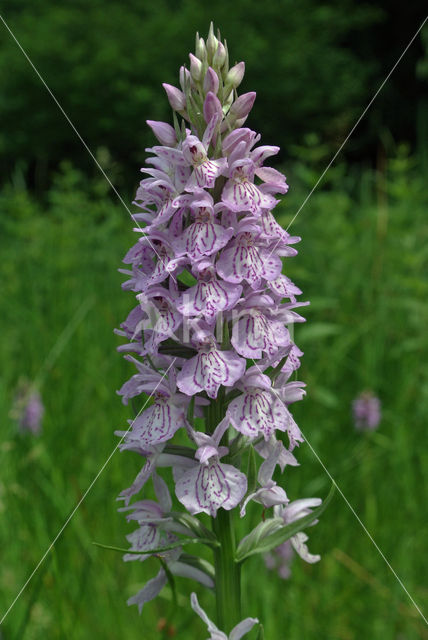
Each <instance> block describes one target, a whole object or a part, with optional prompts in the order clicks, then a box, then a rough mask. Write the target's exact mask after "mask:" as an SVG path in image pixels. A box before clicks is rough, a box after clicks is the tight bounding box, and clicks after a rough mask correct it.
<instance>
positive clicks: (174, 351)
mask: <svg viewBox="0 0 428 640" xmlns="http://www.w3.org/2000/svg"><path fill="white" fill-rule="evenodd" d="M158 350H159V353H162V354H165V355H168V356H175V357H177V358H193V356H196V355H197V351H196V349H192V348H191V347H186V346H183V345H182V344H180V343H178V342H176V341H175V340H172V338H168V340H164V341H163V342H161V344H160V345H159V349H158Z"/></svg>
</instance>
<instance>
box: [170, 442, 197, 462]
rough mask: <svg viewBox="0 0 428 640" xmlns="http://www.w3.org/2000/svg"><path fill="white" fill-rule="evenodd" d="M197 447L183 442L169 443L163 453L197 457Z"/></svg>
mask: <svg viewBox="0 0 428 640" xmlns="http://www.w3.org/2000/svg"><path fill="white" fill-rule="evenodd" d="M195 452H196V449H192V447H186V446H183V445H181V444H167V445H166V446H165V448H164V449H163V453H170V454H171V455H173V456H183V457H185V458H191V459H192V460H194V459H195Z"/></svg>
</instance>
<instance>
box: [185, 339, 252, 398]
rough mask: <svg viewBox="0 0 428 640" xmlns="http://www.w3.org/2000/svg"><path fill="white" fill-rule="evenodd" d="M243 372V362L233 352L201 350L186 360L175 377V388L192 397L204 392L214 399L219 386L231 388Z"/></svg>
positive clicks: (211, 349) (214, 349)
mask: <svg viewBox="0 0 428 640" xmlns="http://www.w3.org/2000/svg"><path fill="white" fill-rule="evenodd" d="M244 371H245V360H244V359H243V358H240V357H239V356H237V355H236V354H235V353H234V352H233V351H219V350H218V349H217V348H214V347H213V348H210V349H207V350H201V351H200V352H199V353H198V355H196V356H194V357H193V358H190V360H187V361H186V362H185V363H184V365H183V367H182V369H181V371H180V373H179V374H178V376H177V386H178V388H179V389H180V391H182V392H183V393H185V394H187V395H189V396H192V395H194V394H195V393H199V392H200V391H206V392H207V394H208V396H209V397H210V398H216V397H217V393H218V390H219V388H220V386H221V385H223V386H225V387H231V386H233V385H234V384H235V382H236V381H237V380H239V378H240V377H241V376H242V374H243V373H244Z"/></svg>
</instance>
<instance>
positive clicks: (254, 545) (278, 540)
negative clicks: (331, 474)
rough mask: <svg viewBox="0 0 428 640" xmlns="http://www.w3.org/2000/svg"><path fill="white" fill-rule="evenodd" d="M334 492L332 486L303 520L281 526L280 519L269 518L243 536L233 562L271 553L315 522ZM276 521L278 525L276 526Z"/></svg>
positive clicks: (281, 521) (333, 486)
mask: <svg viewBox="0 0 428 640" xmlns="http://www.w3.org/2000/svg"><path fill="white" fill-rule="evenodd" d="M334 492H335V485H334V484H333V485H332V487H331V489H330V491H329V494H328V496H327V498H326V499H325V500H324V501H323V503H322V504H321V505H320V506H319V507H317V508H316V509H314V510H313V511H312V513H309V514H308V515H307V516H305V517H304V518H299V519H298V520H296V521H295V522H291V523H290V524H288V525H285V526H284V524H283V520H282V518H270V519H269V520H266V521H265V522H261V523H260V524H258V525H257V527H255V529H253V531H251V533H250V534H248V536H245V538H243V539H242V540H241V542H240V543H239V545H238V548H237V550H236V556H235V560H236V562H243V561H244V560H246V559H247V558H249V557H250V556H253V555H255V554H256V553H267V552H268V551H272V549H275V548H276V547H279V545H280V544H282V543H283V542H285V541H286V540H289V538H291V537H292V536H294V535H296V533H299V532H300V531H302V530H303V529H306V527H309V525H311V524H312V523H313V522H314V520H317V519H318V518H319V517H320V515H321V514H322V513H323V511H324V510H325V509H326V508H327V506H328V504H329V503H330V501H331V499H332V497H333V495H334ZM278 521H279V525H280V526H278Z"/></svg>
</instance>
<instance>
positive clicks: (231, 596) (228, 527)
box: [212, 509, 241, 634]
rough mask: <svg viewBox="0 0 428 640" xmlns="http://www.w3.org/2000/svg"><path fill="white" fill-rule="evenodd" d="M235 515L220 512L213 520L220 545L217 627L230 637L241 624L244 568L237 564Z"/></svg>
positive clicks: (216, 558) (217, 554)
mask: <svg viewBox="0 0 428 640" xmlns="http://www.w3.org/2000/svg"><path fill="white" fill-rule="evenodd" d="M233 516H234V513H233V511H225V510H224V509H219V510H218V511H217V517H216V518H212V524H213V531H214V533H215V534H216V536H217V539H218V540H219V542H220V547H218V548H217V549H216V550H215V552H214V567H215V582H216V585H215V587H216V603H217V624H218V626H219V628H220V629H221V631H224V632H225V633H227V634H229V633H230V631H231V630H232V628H233V627H234V626H235V625H236V624H237V623H238V622H239V621H240V620H241V565H240V564H238V563H237V562H235V548H236V542H235V528H234V524H233Z"/></svg>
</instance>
